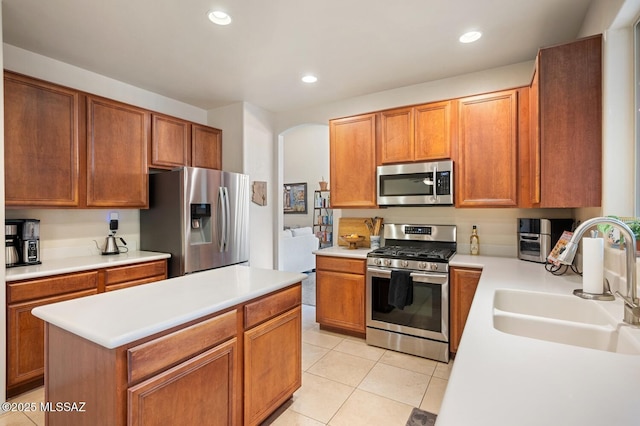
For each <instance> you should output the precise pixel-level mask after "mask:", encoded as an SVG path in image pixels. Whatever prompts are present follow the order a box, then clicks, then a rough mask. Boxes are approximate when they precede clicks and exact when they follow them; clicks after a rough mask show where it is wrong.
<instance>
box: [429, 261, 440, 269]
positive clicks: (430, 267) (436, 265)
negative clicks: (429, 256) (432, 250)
mask: <svg viewBox="0 0 640 426" xmlns="http://www.w3.org/2000/svg"><path fill="white" fill-rule="evenodd" d="M429 269H430V270H432V271H437V270H438V264H437V263H430V264H429Z"/></svg>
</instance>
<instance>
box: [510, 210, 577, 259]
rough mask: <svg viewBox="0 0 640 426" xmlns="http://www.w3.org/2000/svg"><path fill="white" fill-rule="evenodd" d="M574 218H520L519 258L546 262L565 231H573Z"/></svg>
mask: <svg viewBox="0 0 640 426" xmlns="http://www.w3.org/2000/svg"><path fill="white" fill-rule="evenodd" d="M573 228H574V221H573V219H529V218H519V219H518V258H519V259H522V260H529V261H531V262H538V263H546V262H547V256H549V253H551V250H553V247H554V246H555V245H556V243H557V242H558V240H559V239H560V237H561V236H562V233H563V232H564V231H572V230H573Z"/></svg>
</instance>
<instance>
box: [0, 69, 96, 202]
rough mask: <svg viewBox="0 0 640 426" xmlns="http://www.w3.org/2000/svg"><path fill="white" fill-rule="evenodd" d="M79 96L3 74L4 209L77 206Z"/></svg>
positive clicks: (80, 152) (30, 80) (69, 90)
mask: <svg viewBox="0 0 640 426" xmlns="http://www.w3.org/2000/svg"><path fill="white" fill-rule="evenodd" d="M80 98H81V96H80V93H79V92H77V91H75V90H71V89H67V88H63V87H59V86H56V85H53V84H48V83H45V82H43V81H39V80H34V79H31V78H27V77H24V76H20V75H17V74H13V73H8V72H5V74H4V131H5V133H4V140H5V143H4V156H5V162H4V164H5V166H4V168H5V204H6V206H7V207H14V206H37V207H76V206H78V205H79V203H80V190H79V177H80V173H81V167H82V166H83V164H81V156H82V151H81V146H84V136H81V135H80V125H81V123H80V122H81V119H80V111H81V108H83V105H81V101H80ZM82 120H84V117H82ZM81 140H82V143H81V142H80V141H81Z"/></svg>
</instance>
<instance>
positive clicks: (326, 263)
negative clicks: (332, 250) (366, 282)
mask: <svg viewBox="0 0 640 426" xmlns="http://www.w3.org/2000/svg"><path fill="white" fill-rule="evenodd" d="M365 263H366V262H365V261H364V260H360V259H350V258H348V257H330V256H316V270H318V269H322V270H324V271H336V272H346V273H349V274H362V275H364V274H365V266H366V265H365Z"/></svg>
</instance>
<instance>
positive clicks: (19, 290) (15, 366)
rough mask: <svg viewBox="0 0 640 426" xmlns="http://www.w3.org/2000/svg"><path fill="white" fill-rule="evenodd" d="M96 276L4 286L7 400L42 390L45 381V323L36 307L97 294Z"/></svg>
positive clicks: (66, 276) (75, 275)
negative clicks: (36, 311) (35, 309)
mask: <svg viewBox="0 0 640 426" xmlns="http://www.w3.org/2000/svg"><path fill="white" fill-rule="evenodd" d="M97 292H98V273H97V272H82V273H76V274H67V275H61V276H56V277H51V278H42V279H35V280H28V281H20V282H9V283H7V396H8V397H12V396H15V395H17V394H20V393H22V392H25V391H27V390H29V389H33V388H36V387H38V386H41V385H42V383H43V377H44V322H43V321H42V320H41V319H39V318H36V317H34V316H33V315H31V310H32V309H33V308H35V307H36V306H42V305H48V304H50V303H56V302H62V301H64V300H69V299H75V298H78V297H83V296H88V295H91V294H96V293H97Z"/></svg>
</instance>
